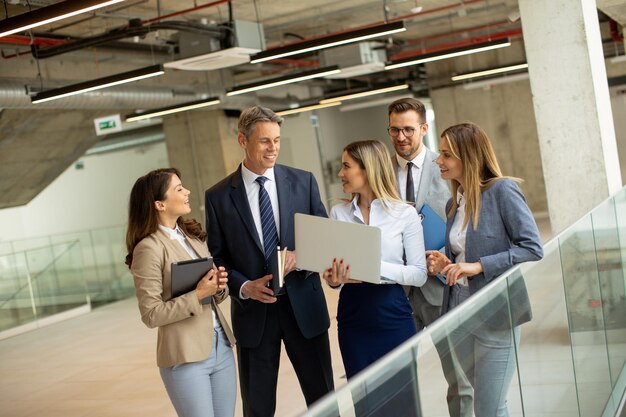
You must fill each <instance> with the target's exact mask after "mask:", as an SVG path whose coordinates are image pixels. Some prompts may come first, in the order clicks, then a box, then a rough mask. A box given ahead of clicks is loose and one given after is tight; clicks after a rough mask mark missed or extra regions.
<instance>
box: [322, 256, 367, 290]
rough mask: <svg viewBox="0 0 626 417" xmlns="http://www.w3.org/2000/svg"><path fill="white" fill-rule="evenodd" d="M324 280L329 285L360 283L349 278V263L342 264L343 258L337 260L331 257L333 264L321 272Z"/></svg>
mask: <svg viewBox="0 0 626 417" xmlns="http://www.w3.org/2000/svg"><path fill="white" fill-rule="evenodd" d="M322 278H323V279H324V281H326V282H327V283H328V285H330V286H331V287H338V286H340V285H342V284H354V283H360V282H361V281H357V280H354V279H350V265H347V264H344V263H343V259H342V260H340V261H339V262H337V259H336V258H335V259H333V264H332V266H331V267H330V268H328V269H327V270H325V271H324V273H323V274H322Z"/></svg>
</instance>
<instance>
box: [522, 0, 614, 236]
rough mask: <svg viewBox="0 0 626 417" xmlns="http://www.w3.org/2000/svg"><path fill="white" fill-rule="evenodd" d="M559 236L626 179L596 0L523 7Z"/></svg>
mask: <svg viewBox="0 0 626 417" xmlns="http://www.w3.org/2000/svg"><path fill="white" fill-rule="evenodd" d="M519 7H520V13H521V17H522V28H523V30H524V43H525V48H526V56H527V58H528V64H529V74H530V85H531V90H532V94H533V104H534V108H535V118H536V120H537V131H538V135H539V146H540V150H541V159H542V163H543V170H544V177H545V181H546V190H547V196H548V210H549V213H550V223H551V225H552V231H553V233H558V232H559V231H561V230H563V229H564V228H566V227H567V226H569V225H571V224H572V223H573V222H574V221H576V220H577V219H579V218H580V217H581V216H582V215H584V214H585V213H587V212H588V211H589V210H590V209H592V208H593V207H594V206H596V205H597V204H598V203H600V202H601V201H602V200H604V199H605V198H607V197H608V196H609V195H610V194H613V193H615V192H617V191H618V190H619V189H620V187H621V174H620V167H619V161H618V157H617V146H616V142H615V129H614V125H613V115H612V112H611V102H610V99H609V89H608V84H607V77H606V68H605V65H604V59H603V56H602V44H601V39H600V28H599V24H598V14H597V11H596V2H595V0H550V1H544V0H519Z"/></svg>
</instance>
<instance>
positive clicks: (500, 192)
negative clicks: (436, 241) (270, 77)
mask: <svg viewBox="0 0 626 417" xmlns="http://www.w3.org/2000/svg"><path fill="white" fill-rule="evenodd" d="M450 204H452V201H450V202H449V203H448V205H447V207H450ZM455 217H456V214H455V215H454V216H452V217H451V218H449V219H448V222H447V227H446V255H447V256H448V258H450V260H451V261H452V262H454V256H453V255H452V253H451V250H450V237H449V234H450V229H451V228H452V225H453V224H454V219H455ZM542 257H543V248H542V245H541V238H540V237H539V231H538V230H537V224H536V223H535V219H534V218H533V216H532V213H531V212H530V209H529V208H528V205H527V204H526V199H525V198H524V195H523V194H522V192H521V191H520V189H519V187H518V186H517V184H516V183H515V182H514V181H512V180H510V179H506V178H505V179H501V180H498V181H496V183H495V184H493V185H492V186H491V187H489V188H487V189H486V190H485V191H483V192H482V194H481V207H480V219H479V221H478V226H477V227H476V229H474V227H473V226H472V224H471V223H470V224H469V225H468V228H467V235H466V240H465V262H478V261H480V263H481V264H482V266H483V272H482V273H480V274H478V275H475V276H473V277H469V290H470V293H471V294H474V293H476V292H477V291H479V290H480V289H481V288H483V287H484V286H486V285H487V284H489V283H490V282H491V281H492V280H493V279H495V278H497V277H498V276H500V275H502V274H503V273H504V272H505V271H506V270H508V269H509V268H511V267H513V266H515V265H517V264H519V263H522V262H527V261H538V260H539V259H541V258H542ZM450 288H451V287H446V292H449V291H450ZM508 293H509V298H510V311H511V313H512V320H513V323H514V324H515V325H519V324H522V323H524V322H526V321H529V320H530V319H531V317H532V312H531V309H530V301H529V299H528V293H527V291H526V286H525V284H524V281H523V279H522V278H521V277H519V278H517V279H514V280H511V281H510V282H509V286H508ZM447 295H448V294H446V299H447V298H448V297H447ZM506 298H507V297H506V295H505V294H500V295H499V296H497V297H496V298H495V299H494V300H492V301H490V303H489V306H488V308H483V309H482V310H481V312H480V313H479V314H481V315H482V319H483V321H484V322H485V323H487V324H488V325H490V326H491V327H493V328H497V329H504V328H507V326H509V323H510V322H509V306H508V302H507V299H506ZM447 309H448V306H447V305H444V307H443V309H442V310H443V312H444V313H445V312H446V311H447Z"/></svg>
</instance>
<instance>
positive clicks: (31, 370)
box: [0, 290, 345, 417]
mask: <svg viewBox="0 0 626 417" xmlns="http://www.w3.org/2000/svg"><path fill="white" fill-rule="evenodd" d="M327 301H328V304H329V309H330V310H331V314H332V317H333V325H331V329H330V337H331V345H332V346H333V349H332V353H333V357H332V360H333V368H334V372H335V384H336V385H337V386H339V385H342V384H345V379H342V378H341V376H342V375H343V374H344V372H343V366H342V363H341V356H340V354H339V349H338V347H337V346H338V345H337V331H336V321H335V320H334V311H335V309H336V305H337V292H336V291H333V290H328V292H327ZM136 304H137V303H136V300H135V299H134V298H133V299H128V300H124V301H120V302H117V303H114V304H111V305H108V306H104V307H101V308H98V309H96V310H94V311H93V312H91V313H89V314H87V315H83V316H80V317H77V318H73V319H70V320H67V321H64V322H61V323H57V324H54V325H51V326H48V327H44V328H42V329H39V330H36V331H32V332H29V333H25V334H22V335H19V336H15V337H12V338H9V339H6V340H3V341H0V375H2V376H1V377H0V416H2V417H35V416H37V417H57V416H58V417H108V416H111V417H113V416H116V417H123V416H129V417H130V416H150V417H175V416H176V413H175V412H174V409H173V407H172V405H171V403H170V401H169V398H168V397H167V394H166V392H165V389H164V388H163V383H162V382H161V379H160V376H159V372H158V368H157V366H156V353H155V352H156V330H150V329H148V328H146V327H145V326H144V325H143V323H141V321H140V319H139V311H138V309H137V305H136ZM225 311H229V308H228V306H225ZM282 358H283V360H282V362H281V367H280V375H279V388H278V394H277V395H278V405H277V412H276V416H285V417H287V416H296V415H299V414H302V412H303V411H304V410H306V406H305V402H304V398H303V396H302V394H301V392H300V389H299V385H298V381H297V378H296V377H295V373H294V371H293V368H292V367H291V364H290V363H289V360H288V359H287V358H286V354H284V352H283V355H282ZM236 415H237V416H241V415H242V414H241V402H240V400H239V398H238V400H237V411H236Z"/></svg>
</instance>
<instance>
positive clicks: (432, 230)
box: [419, 204, 446, 250]
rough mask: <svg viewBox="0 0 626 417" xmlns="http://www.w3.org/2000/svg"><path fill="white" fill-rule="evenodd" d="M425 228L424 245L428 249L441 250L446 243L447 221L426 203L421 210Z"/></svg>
mask: <svg viewBox="0 0 626 417" xmlns="http://www.w3.org/2000/svg"><path fill="white" fill-rule="evenodd" d="M419 214H420V218H421V219H422V228H423V229H424V246H425V247H426V250H439V249H441V248H443V247H444V245H445V244H446V222H445V221H443V219H442V218H441V217H439V216H438V215H437V213H435V211H434V210H433V209H432V208H430V206H429V205H428V204H424V205H423V206H422V208H421V209H420V211H419Z"/></svg>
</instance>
